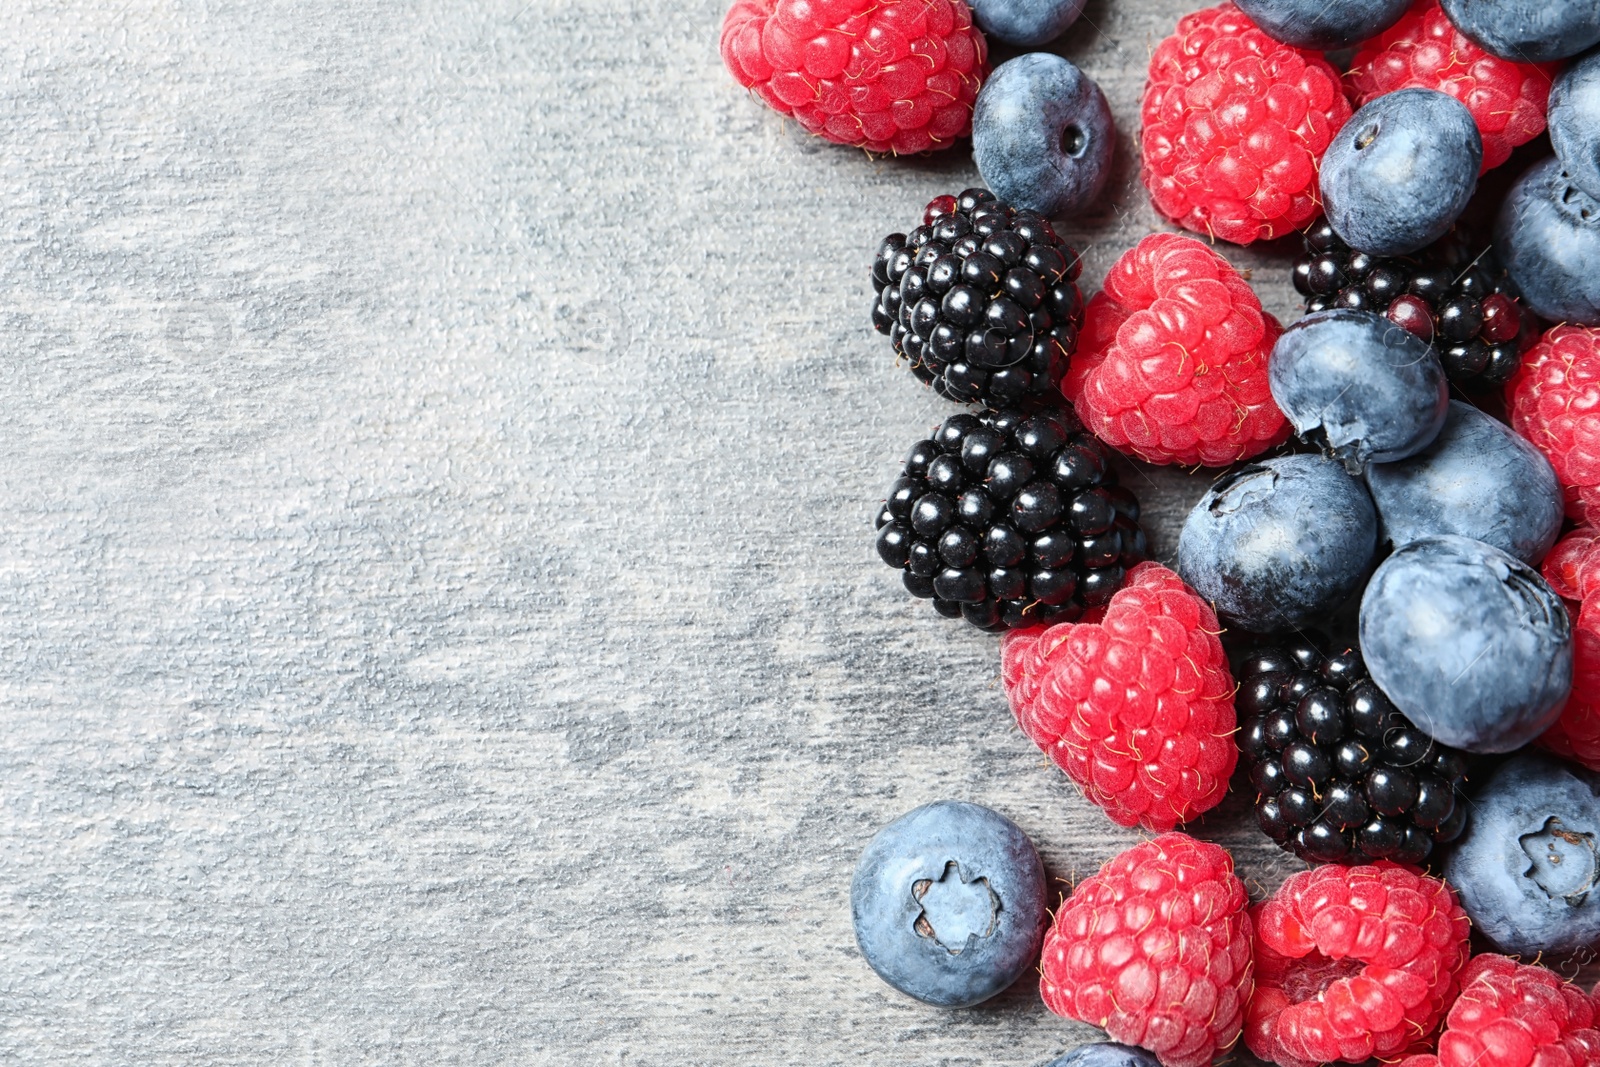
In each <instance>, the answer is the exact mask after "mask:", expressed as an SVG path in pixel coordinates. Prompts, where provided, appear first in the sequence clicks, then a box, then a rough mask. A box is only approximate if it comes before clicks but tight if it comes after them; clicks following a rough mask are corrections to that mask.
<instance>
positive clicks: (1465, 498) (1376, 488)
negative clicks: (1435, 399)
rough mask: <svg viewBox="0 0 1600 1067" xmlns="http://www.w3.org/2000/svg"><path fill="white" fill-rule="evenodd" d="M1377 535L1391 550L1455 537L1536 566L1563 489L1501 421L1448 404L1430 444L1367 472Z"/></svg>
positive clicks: (1557, 528)
mask: <svg viewBox="0 0 1600 1067" xmlns="http://www.w3.org/2000/svg"><path fill="white" fill-rule="evenodd" d="M1367 488H1368V489H1370V490H1372V502H1373V503H1374V504H1376V505H1377V506H1378V521H1379V522H1380V523H1381V525H1382V532H1383V536H1384V537H1386V538H1388V539H1389V541H1391V542H1392V543H1393V544H1394V545H1395V547H1397V548H1398V547H1399V546H1401V545H1405V544H1407V543H1409V542H1411V541H1416V540H1419V539H1420V538H1423V537H1431V536H1434V535H1435V534H1459V535H1460V536H1462V537H1470V538H1473V539H1474V540H1477V541H1484V542H1487V543H1488V544H1491V545H1493V546H1494V547H1496V548H1498V549H1500V550H1501V551H1503V552H1509V553H1511V554H1512V555H1513V556H1516V557H1517V558H1518V559H1520V560H1522V562H1524V563H1532V564H1537V563H1538V562H1539V561H1540V560H1541V559H1543V558H1544V554H1545V553H1546V552H1548V551H1550V546H1551V545H1553V544H1555V543H1556V536H1557V535H1558V534H1559V533H1560V532H1561V511H1562V501H1561V483H1559V482H1558V481H1556V472H1555V469H1554V468H1553V467H1551V466H1550V461H1549V460H1547V459H1545V458H1544V455H1543V454H1542V453H1540V451H1539V450H1538V449H1537V448H1534V447H1533V446H1532V445H1531V444H1529V443H1528V442H1527V441H1526V440H1524V439H1523V437H1522V436H1521V435H1520V434H1517V433H1513V432H1512V430H1511V428H1510V427H1509V426H1507V425H1506V424H1505V423H1503V422H1501V421H1499V420H1498V419H1496V418H1493V417H1492V416H1489V415H1485V414H1484V413H1483V412H1481V411H1479V410H1478V409H1477V408H1475V407H1473V406H1472V405H1471V404H1463V403H1461V402H1460V401H1459V400H1452V401H1451V402H1450V414H1449V415H1447V416H1446V417H1445V420H1444V429H1442V430H1440V431H1439V436H1438V437H1436V438H1434V439H1433V444H1431V445H1429V446H1428V447H1427V448H1425V449H1423V450H1422V451H1421V452H1418V453H1417V454H1416V455H1414V456H1411V457H1410V458H1408V459H1402V460H1400V461H1399V462H1397V463H1374V464H1372V465H1371V466H1369V467H1368V468H1367Z"/></svg>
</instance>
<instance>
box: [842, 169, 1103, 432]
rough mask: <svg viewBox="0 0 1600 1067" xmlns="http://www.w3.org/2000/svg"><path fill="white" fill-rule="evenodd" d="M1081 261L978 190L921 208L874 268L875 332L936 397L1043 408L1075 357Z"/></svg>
mask: <svg viewBox="0 0 1600 1067" xmlns="http://www.w3.org/2000/svg"><path fill="white" fill-rule="evenodd" d="M1079 270H1080V267H1079V264H1078V254H1077V252H1076V251H1074V250H1073V248H1072V246H1070V245H1068V244H1066V243H1065V242H1064V241H1062V240H1061V238H1059V237H1058V236H1056V232H1055V230H1054V229H1052V228H1051V226H1050V222H1049V220H1048V219H1045V218H1043V217H1042V216H1039V215H1036V214H1033V213H1031V212H1026V211H1017V210H1014V209H1012V208H1011V207H1009V206H1007V205H1005V204H1003V203H1001V202H1000V201H998V200H996V199H995V198H994V196H993V195H992V194H991V193H989V192H988V191H987V190H984V189H968V190H967V191H965V192H963V193H962V194H961V195H960V197H951V196H941V197H939V198H937V199H936V200H934V201H933V202H932V203H930V204H929V205H928V207H927V209H926V211H925V212H924V214H923V224H922V225H921V226H918V227H917V228H916V229H914V230H912V231H911V232H910V233H909V234H903V233H893V234H890V235H889V236H888V237H886V238H885V239H884V241H883V244H882V245H881V246H880V247H879V248H878V256H877V258H876V259H875V260H874V261H873V264H872V284H873V288H874V289H875V290H876V291H877V296H876V298H875V302H874V303H873V305H872V325H873V326H874V327H876V328H877V330H878V332H879V333H883V334H887V335H888V336H889V340H890V341H891V342H893V344H894V350H895V353H896V355H899V356H904V357H905V358H906V361H907V363H908V364H909V365H910V367H911V372H912V373H913V374H915V375H916V376H917V377H918V378H920V379H921V380H922V381H924V382H926V383H927V384H929V385H931V386H933V388H934V390H935V391H936V392H938V393H939V395H940V396H943V397H945V398H946V399H948V400H954V401H956V402H958V403H963V404H965V403H981V404H984V405H985V406H987V407H989V408H994V409H999V408H1005V407H1014V406H1017V405H1019V404H1022V403H1024V402H1026V401H1028V400H1030V399H1036V398H1044V397H1049V396H1050V395H1051V394H1052V393H1053V392H1054V391H1055V390H1056V388H1057V387H1058V386H1059V385H1060V383H1061V376H1062V375H1063V374H1064V373H1066V368H1067V360H1068V359H1069V358H1070V357H1071V355H1072V353H1073V352H1074V351H1076V349H1077V347H1078V327H1079V325H1080V324H1081V323H1082V321H1083V296H1082V294H1081V293H1079V292H1078V287H1077V285H1076V284H1075V283H1076V281H1077V279H1078V273H1079Z"/></svg>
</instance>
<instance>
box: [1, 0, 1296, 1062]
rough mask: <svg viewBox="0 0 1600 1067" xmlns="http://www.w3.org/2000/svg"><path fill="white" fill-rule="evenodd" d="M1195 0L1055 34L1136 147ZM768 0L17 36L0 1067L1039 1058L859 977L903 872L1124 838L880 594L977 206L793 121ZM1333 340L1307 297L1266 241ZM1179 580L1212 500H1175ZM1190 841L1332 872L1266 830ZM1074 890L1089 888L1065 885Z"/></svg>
mask: <svg viewBox="0 0 1600 1067" xmlns="http://www.w3.org/2000/svg"><path fill="white" fill-rule="evenodd" d="M1197 2H1198V0H1125V2H1120V3H1119V2H1117V0H1093V2H1091V4H1090V7H1089V11H1088V16H1087V18H1086V19H1085V21H1084V23H1083V24H1082V25H1081V26H1080V27H1079V28H1078V29H1077V30H1075V31H1074V32H1073V33H1072V34H1071V36H1070V37H1069V38H1068V39H1067V40H1066V41H1064V42H1063V43H1062V45H1061V50H1062V51H1063V52H1064V53H1065V54H1067V55H1068V56H1070V57H1071V58H1073V59H1074V60H1076V61H1077V62H1079V63H1080V64H1081V65H1082V66H1083V67H1084V68H1085V69H1086V70H1087V71H1088V72H1089V73H1090V74H1091V75H1093V76H1094V77H1095V78H1097V79H1098V80H1099V82H1100V84H1101V85H1102V86H1103V87H1104V88H1105V90H1106V92H1107V94H1108V96H1109V97H1110V99H1111V103H1112V107H1113V110H1114V111H1115V113H1116V118H1117V121H1118V123H1119V124H1120V126H1121V128H1122V131H1123V135H1122V139H1123V152H1122V159H1121V161H1120V166H1119V178H1118V181H1117V187H1116V192H1115V195H1113V196H1110V197H1109V198H1108V200H1107V203H1106V204H1105V206H1104V209H1103V211H1101V212H1100V213H1098V214H1096V215H1094V216H1092V217H1087V218H1081V219H1072V220H1068V221H1067V222H1066V224H1065V229H1066V230H1067V231H1068V232H1069V233H1070V234H1071V235H1072V236H1073V237H1074V238H1075V239H1076V240H1078V241H1079V242H1080V243H1081V244H1082V245H1085V246H1087V248H1088V253H1087V260H1086V265H1087V269H1086V278H1085V280H1086V283H1092V282H1095V281H1097V280H1098V279H1099V277H1100V276H1101V275H1102V274H1103V273H1104V271H1105V269H1106V268H1107V267H1108V265H1109V264H1110V263H1111V262H1112V260H1113V259H1114V258H1115V257H1116V256H1117V255H1118V254H1119V253H1120V252H1121V251H1122V250H1124V249H1125V248H1126V247H1128V246H1130V245H1131V244H1132V243H1133V242H1134V241H1135V240H1136V239H1137V238H1138V237H1139V236H1141V235H1143V234H1144V233H1147V232H1149V231H1151V230H1153V229H1155V228H1157V220H1156V219H1155V217H1154V215H1153V214H1152V212H1151V210H1150V208H1149V207H1148V205H1147V203H1146V201H1145V199H1144V197H1143V195H1142V193H1141V192H1139V191H1138V189H1137V186H1136V183H1135V181H1134V179H1133V174H1134V170H1135V166H1136V165H1135V163H1134V162H1133V159H1134V157H1133V155H1132V140H1131V137H1130V134H1131V133H1132V132H1133V131H1134V130H1135V129H1136V126H1137V103H1138V95H1139V91H1140V87H1141V83H1142V79H1143V71H1144V66H1145V62H1146V59H1147V56H1148V50H1149V48H1150V47H1151V46H1152V45H1153V44H1154V42H1155V41H1156V40H1158V39H1159V38H1160V36H1162V35H1164V34H1165V33H1167V32H1169V31H1170V29H1171V27H1172V26H1173V25H1174V24H1175V22H1176V19H1177V16H1178V15H1179V14H1180V13H1181V12H1182V11H1184V10H1186V9H1188V8H1190V7H1194V6H1197ZM720 17H721V7H720V0H691V2H690V3H687V4H667V3H664V2H655V3H644V2H637V3H633V4H623V5H617V4H614V3H601V2H591V0H532V2H529V0H414V2H405V0H402V2H394V0H322V2H311V0H251V2H245V0H12V2H11V3H8V4H7V5H6V7H5V12H4V23H5V28H6V32H5V33H4V34H3V35H0V49H3V52H4V63H3V64H0V86H3V92H4V100H5V105H6V106H5V107H4V109H3V111H0V122H3V124H4V125H3V130H4V143H5V150H4V152H3V153H0V196H3V200H0V206H3V229H4V235H3V238H0V261H3V268H4V274H3V284H4V297H3V301H4V303H3V308H0V418H3V425H4V427H5V430H6V437H7V448H6V459H5V460H4V462H3V464H0V701H3V707H4V714H5V729H4V732H3V734H0V797H3V805H4V815H3V818H0V901H3V910H0V1061H3V1062H6V1063H48V1064H73V1065H85V1064H90V1065H98V1064H106V1065H111V1064H140V1065H165V1064H185V1065H192V1064H274V1065H279V1064H290V1065H321V1064H340V1065H344V1064H426V1065H439V1064H462V1065H472V1067H487V1065H492V1064H546V1063H548V1064H591V1063H599V1064H628V1065H673V1067H677V1065H691V1064H751V1063H760V1064H794V1065H805V1067H822V1065H826V1064H846V1063H850V1064H854V1063H876V1064H890V1063H894V1064H914V1065H922V1064H980V1063H981V1064H1016V1065H1031V1064H1038V1063H1041V1062H1043V1061H1044V1060H1046V1059H1047V1058H1048V1057H1050V1056H1051V1055H1053V1054H1056V1053H1058V1052H1060V1051H1062V1050H1063V1049H1065V1048H1066V1047H1068V1046H1070V1045H1072V1044H1074V1043H1077V1042H1079V1041H1082V1040H1084V1039H1086V1038H1087V1037H1088V1036H1089V1034H1090V1033H1091V1031H1090V1030H1089V1029H1088V1028H1086V1027H1083V1026H1079V1025H1076V1024H1070V1023H1066V1022H1064V1021H1062V1020H1058V1019H1056V1018H1054V1017H1053V1016H1051V1015H1050V1014H1049V1013H1048V1012H1046V1011H1045V1009H1044V1008H1043V1006H1042V1005H1041V1004H1040V1003H1039V1001H1038V997H1037V992H1036V989H1035V988H1034V987H1033V985H1032V984H1031V983H1029V982H1026V981H1025V982H1023V983H1021V984H1019V985H1018V986H1017V987H1016V988H1014V989H1013V990H1011V991H1010V992H1009V993H1007V994H1005V995H1004V996H1002V997H1001V998H999V1000H998V1001H997V1002H995V1003H993V1004H991V1005H988V1006H985V1007H982V1008H979V1009H976V1010H971V1011H965V1012H956V1013H946V1012H940V1011H935V1010H932V1009H928V1008H924V1007H922V1006H920V1005H918V1004H915V1003H913V1002H911V1001H909V1000H906V999H905V998H902V997H900V996H899V995H898V994H895V993H894V992H892V991H891V990H889V989H888V988H887V987H886V986H884V985H882V984H881V983H880V982H879V981H878V980H877V979H876V978H875V977H874V976H873V975H872V973H871V971H870V970H869V969H868V968H867V966H866V965H865V964H864V963H863V961H862V960H861V959H860V958H859V956H858V954H857V952H856V949H855V945H854V942H853V940H852V937H851V933H850V922H849V914H848V906H847V893H848V883H849V877H850V872H851V869H852V866H853V864H854V861H855V858H856V855H857V853H858V852H859V850H860V848H861V846H862V844H863V843H864V842H865V841H866V839H867V838H868V837H869V836H870V834H871V833H872V832H873V830H874V829H875V828H876V827H878V826H879V825H881V824H882V823H883V822H885V821H887V820H888V819H890V818H892V817H894V816H895V815H897V814H899V813H900V812H902V811H904V810H906V809H908V808H911V807H913V806H915V805H917V804H920V803H923V802H925V801H928V800H932V799H936V798H940V797H960V798H966V799H971V800H975V801H979V802H982V803H986V804H989V805H992V806H994V807H996V808H998V809H999V810H1001V811H1003V812H1005V813H1006V814H1008V815H1009V816H1011V817H1012V818H1014V819H1015V820H1017V821H1018V822H1019V823H1020V824H1021V825H1022V826H1023V827H1024V828H1025V829H1026V830H1027V831H1028V832H1029V833H1031V834H1032V835H1033V836H1034V837H1035V839H1036V840H1037V841H1038V843H1039V845H1040V848H1041V850H1042V852H1043V854H1044V856H1045V859H1046V863H1047V865H1048V867H1049V870H1050V872H1051V874H1052V875H1053V876H1054V877H1056V878H1059V879H1063V880H1065V879H1070V878H1071V877H1072V876H1073V875H1077V874H1083V873H1086V872H1089V871H1091V870H1093V869H1094V868H1095V867H1096V866H1097V865H1098V864H1099V863H1100V862H1101V861H1103V860H1104V859H1106V858H1107V857H1109V856H1111V855H1112V854H1113V853H1115V852H1116V851H1118V850H1120V849H1121V848H1123V847H1125V846H1126V845H1128V844H1129V843H1131V842H1133V841H1134V840H1136V837H1137V835H1136V834H1135V833H1133V832H1130V831H1126V830H1122V829H1119V828H1116V827H1114V826H1112V825H1111V824H1110V823H1109V822H1108V821H1107V820H1106V819H1105V818H1104V817H1103V816H1101V815H1100V813H1099V812H1098V811H1096V810H1095V809H1093V808H1091V807H1089V806H1088V805H1087V804H1086V803H1085V802H1084V801H1083V800H1082V799H1081V798H1080V797H1079V796H1078V795H1077V794H1076V792H1075V791H1074V790H1073V788H1072V787H1071V785H1070V784H1069V783H1068V782H1067V781H1066V779H1065V778H1064V777H1063V776H1062V775H1060V774H1059V773H1058V772H1056V771H1055V770H1054V769H1053V768H1052V767H1051V766H1050V764H1049V763H1048V762H1047V761H1046V760H1045V758H1044V757H1043V756H1042V755H1040V753H1039V752H1038V751H1037V750H1036V749H1034V747H1033V746H1032V745H1031V744H1029V743H1028V742H1027V741H1026V740H1025V739H1024V738H1023V737H1022V736H1021V735H1020V734H1019V733H1018V731H1017V730H1016V728H1015V727H1014V726H1013V724H1012V723H1011V721H1010V718H1009V715H1008V712H1007V710H1006V707H1005V701H1004V697H1003V695H1002V693H1001V691H1000V688H999V684H998V654H997V645H996V641H995V639H994V638H992V637H987V636H984V635H981V634H979V633H977V632H975V631H973V630H971V629H970V628H964V627H962V626H960V625H957V624H954V623H949V622H946V621H944V620H941V619H939V618H937V617H936V616H934V614H933V613H932V611H931V610H930V609H929V608H928V606H927V605H926V604H923V603H919V602H913V601H912V600H910V598H909V597H907V596H906V595H905V594H904V593H903V592H902V591H901V589H900V587H899V583H898V581H897V580H896V578H895V576H894V575H893V574H892V573H891V572H889V571H888V570H887V569H886V568H884V567H882V566H881V565H879V564H877V563H876V561H875V558H874V555H873V552H872V547H871V541H872V538H871V525H870V519H871V515H872V512H873V508H874V506H875V502H876V501H878V500H879V499H881V497H882V493H883V489H884V487H885V486H886V485H887V484H888V482H889V481H890V480H892V478H893V477H894V476H895V473H896V471H897V468H898V464H899V462H900V459H901V457H902V455H903V453H904V451H905V449H906V447H907V446H908V445H909V444H910V443H911V442H912V441H913V440H915V439H916V438H917V437H918V436H919V435H920V434H921V433H922V432H924V431H925V430H926V429H927V428H928V427H929V426H931V425H932V424H933V423H935V422H937V421H938V420H939V419H940V418H942V417H943V415H944V414H945V411H946V409H945V408H944V407H943V406H942V405H941V402H940V401H938V400H937V399H936V398H934V397H932V396H931V395H930V394H928V393H927V392H925V391H924V390H923V389H922V388H921V387H920V386H918V385H917V384H916V383H915V382H914V381H913V380H912V379H911V377H910V376H909V375H907V374H906V373H905V372H904V371H903V370H897V369H896V368H895V367H894V366H893V365H892V359H891V358H890V356H889V354H888V349H887V345H886V343H885V342H884V341H883V339H881V338H880V337H878V336H877V335H875V334H873V333H872V332H871V330H870V327H869V326H868V322H867V308H868V305H869V301H870V295H871V294H870V285H869V279H868V275H867V267H868V265H869V262H870V258H871V255H872V252H873V250H874V248H875V246H876V243H877V241H878V239H879V237H880V236H881V235H883V234H884V233H887V232H889V231H890V230H893V229H903V228H904V227H905V226H906V224H907V223H908V221H910V220H911V219H913V218H914V217H915V216H916V214H917V213H918V211H919V210H920V206H921V205H922V204H923V203H924V202H925V201H926V200H928V199H929V198H930V197H931V196H933V195H935V194H937V193H941V192H946V191H954V190H957V189H959V188H961V187H963V186H965V185H968V184H972V183H974V182H975V181H976V173H975V171H974V169H973V167H972V165H971V160H970V156H968V155H966V154H964V153H960V152H952V153H950V154H949V155H948V156H946V157H942V158H937V159H931V160H893V159H869V158H867V157H866V156H864V155H863V154H862V153H860V152H856V151H850V150H845V149H839V148H835V147H832V146H829V145H825V144H822V143H820V142H817V141H814V140H811V139H808V138H807V137H805V136H803V135H802V134H800V133H799V132H798V131H797V130H796V129H795V128H794V127H793V126H791V125H789V124H786V123H785V122H783V121H781V120H779V119H778V118H777V117H776V116H775V115H773V114H772V113H770V112H768V111H765V110H763V109H762V108H760V107H759V106H758V105H757V104H756V103H755V102H753V101H752V100H751V99H749V98H747V97H746V96H745V94H744V93H743V92H742V91H740V90H739V89H738V88H737V87H736V86H735V85H734V84H733V83H732V81H731V79H729V78H728V77H727V76H726V75H725V74H724V72H723V70H722V68H721V65H720V62H719V60H718V57H717V50H716V40H717V29H718V25H719V22H720ZM1227 252H1228V255H1229V256H1230V258H1232V259H1233V261H1234V262H1235V263H1237V264H1239V265H1240V266H1243V267H1256V268H1260V269H1259V270H1258V271H1257V275H1256V281H1257V283H1258V286H1259V288H1260V291H1261V293H1262V296H1263V299H1264V300H1265V302H1266V304H1267V306H1268V308H1269V309H1270V310H1273V311H1276V312H1277V313H1279V314H1280V315H1289V316H1291V317H1292V312H1293V308H1294V301H1293V294H1292V291H1291V290H1290V288H1289V286H1288V284H1287V281H1286V278H1287V271H1286V265H1287V262H1288V257H1287V254H1286V253H1284V252H1283V251H1281V250H1280V251H1278V252H1275V253H1247V252H1241V251H1238V250H1233V249H1229V250H1227ZM1130 477H1131V478H1132V479H1133V484H1134V485H1135V487H1136V489H1137V491H1138V492H1140V493H1141V495H1142V496H1143V497H1144V500H1145V504H1146V506H1147V510H1148V515H1149V522H1150V525H1151V529H1152V534H1153V540H1154V544H1155V546H1156V549H1157V551H1158V552H1159V553H1160V554H1163V555H1165V556H1168V557H1170V554H1171V551H1172V548H1173V545H1174V538H1175V533H1176V528H1177V525H1178V523H1179V521H1180V520H1181V516H1182V515H1183V513H1184V512H1185V511H1186V510H1187V507H1188V505H1189V504H1190V503H1192V501H1193V500H1194V499H1196V498H1197V497H1198V495H1199V493H1200V492H1201V490H1202V488H1203V485H1204V483H1205V478H1204V477H1203V476H1187V475H1185V474H1182V473H1179V472H1172V471H1155V470H1145V471H1143V472H1142V473H1133V474H1130ZM1198 832H1199V833H1200V834H1202V835H1203V836H1206V837H1209V838H1212V839H1214V840H1218V841H1222V842H1224V843H1226V844H1227V845H1229V846H1230V847H1232V848H1234V849H1235V852H1236V855H1237V857H1238V859H1239V864H1240V868H1241V871H1242V872H1243V873H1244V874H1245V875H1246V876H1247V877H1248V879H1249V881H1250V882H1251V884H1252V885H1254V886H1256V887H1258V888H1265V887H1270V886H1272V885H1275V884H1276V882H1277V881H1279V880H1280V879H1281V878H1282V877H1283V876H1284V875H1285V873H1287V872H1288V871H1289V870H1291V869H1293V868H1294V867H1295V866H1296V864H1294V863H1293V861H1291V860H1289V859H1287V858H1286V857H1283V856H1281V855H1280V854H1278V853H1277V852H1275V851H1273V850H1271V849H1270V848H1268V847H1266V843H1265V839H1264V838H1263V837H1261V836H1260V835H1259V834H1258V833H1257V832H1256V831H1255V829H1254V828H1253V826H1252V825H1251V824H1250V823H1249V822H1248V820H1247V808H1246V805H1245V803H1244V802H1243V800H1242V799H1241V798H1238V797H1233V798H1230V800H1229V802H1228V803H1227V805H1226V806H1225V807H1224V808H1223V809H1221V811H1220V812H1219V813H1217V814H1215V815H1213V816H1212V817H1211V818H1208V819H1207V820H1206V821H1205V822H1204V824H1202V825H1201V826H1199V828H1198ZM1062 885H1063V886H1064V885H1065V882H1064V881H1063V882H1062Z"/></svg>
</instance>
